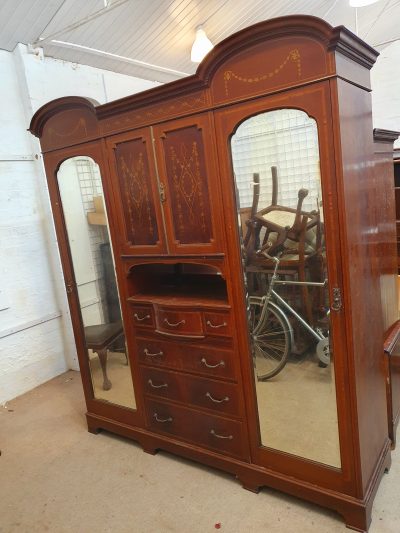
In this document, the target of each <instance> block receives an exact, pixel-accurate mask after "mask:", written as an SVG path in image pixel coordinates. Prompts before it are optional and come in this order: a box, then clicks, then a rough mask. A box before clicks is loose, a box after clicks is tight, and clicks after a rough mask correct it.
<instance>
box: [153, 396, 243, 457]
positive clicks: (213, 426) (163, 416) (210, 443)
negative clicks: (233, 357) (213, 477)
mask: <svg viewBox="0 0 400 533" xmlns="http://www.w3.org/2000/svg"><path fill="white" fill-rule="evenodd" d="M145 402H146V416H147V424H148V427H149V429H151V430H154V431H156V432H157V433H165V434H170V435H174V436H176V437H178V438H179V437H181V438H182V439H185V440H189V441H192V442H193V443H195V444H196V445H198V446H204V447H205V448H209V449H212V450H214V451H218V452H221V453H224V454H229V455H233V456H236V457H243V456H244V450H245V445H244V435H243V427H242V423H241V422H239V421H236V420H229V419H227V418H222V417H218V416H215V415H206V414H203V413H199V412H197V411H195V410H193V409H187V408H186V407H180V406H178V405H169V404H167V403H163V402H159V401H156V400H150V399H148V398H147V399H146V400H145Z"/></svg>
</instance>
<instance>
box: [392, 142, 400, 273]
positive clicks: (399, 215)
mask: <svg viewBox="0 0 400 533" xmlns="http://www.w3.org/2000/svg"><path fill="white" fill-rule="evenodd" d="M393 166H394V191H395V202H396V235H397V271H398V273H399V274H400V148H395V149H394V150H393Z"/></svg>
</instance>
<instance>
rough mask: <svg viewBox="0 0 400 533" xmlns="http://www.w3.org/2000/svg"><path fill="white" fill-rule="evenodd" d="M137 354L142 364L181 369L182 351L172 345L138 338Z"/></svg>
mask: <svg viewBox="0 0 400 533" xmlns="http://www.w3.org/2000/svg"><path fill="white" fill-rule="evenodd" d="M136 347H137V354H138V359H139V362H140V363H142V364H143V363H144V364H148V365H152V366H160V367H166V368H172V369H174V368H180V367H181V363H180V351H179V348H178V346H177V345H174V344H172V343H168V342H163V341H158V340H149V339H145V338H140V337H137V338H136Z"/></svg>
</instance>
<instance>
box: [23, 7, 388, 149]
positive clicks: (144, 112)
mask: <svg viewBox="0 0 400 533" xmlns="http://www.w3.org/2000/svg"><path fill="white" fill-rule="evenodd" d="M274 43H275V44H274ZM271 47H272V49H274V50H278V51H279V47H280V48H281V49H280V52H279V53H278V56H279V57H278V58H277V61H276V60H275V59H274V61H273V67H274V68H273V70H271V72H269V70H268V68H267V67H266V66H265V65H264V62H262V63H261V70H260V62H259V61H255V60H254V59H253V61H250V62H249V61H246V58H247V57H248V56H249V54H252V55H253V56H254V54H253V51H256V50H260V53H261V52H262V53H263V54H265V53H267V54H268V50H270V49H271ZM299 47H300V48H301V47H304V52H303V51H302V50H301V49H299ZM311 50H314V52H312V55H313V61H308V57H309V55H310V53H311ZM318 50H320V51H318ZM335 54H338V55H340V56H341V57H346V58H347V59H351V61H352V62H353V64H354V62H356V63H357V64H358V65H359V66H362V67H364V68H366V69H370V68H371V67H372V65H373V64H374V62H375V60H376V58H377V56H378V53H377V52H376V51H375V50H374V49H373V48H371V47H370V46H368V45H367V44H366V43H364V42H363V41H362V40H361V39H359V38H358V37H357V36H356V35H354V34H353V33H352V32H350V31H349V30H347V29H346V28H344V27H343V26H339V27H337V28H333V27H332V26H330V25H329V24H328V23H327V22H325V21H323V20H321V19H318V18H316V17H311V16H303V15H301V16H300V15H294V16H289V17H279V18H275V19H271V20H267V21H265V22H260V23H258V24H256V25H254V26H251V27H250V28H246V29H244V30H242V31H240V32H238V33H236V34H234V35H232V36H231V37H228V38H227V39H225V40H224V41H222V42H221V43H219V44H218V45H217V46H215V48H214V49H213V50H212V51H211V52H210V53H209V54H208V55H207V56H206V58H205V59H204V60H203V62H202V63H201V64H200V65H199V67H198V69H197V71H196V74H194V75H192V76H188V77H187V78H183V79H181V80H176V81H173V82H171V83H167V84H165V85H161V86H159V87H155V88H153V89H149V90H147V91H144V92H141V93H138V94H134V95H132V96H128V97H126V98H121V99H120V100H116V101H113V102H110V103H107V104H103V105H100V106H97V107H95V104H94V102H93V101H92V100H89V99H85V98H80V97H65V98H59V99H57V100H54V101H53V102H50V103H49V104H46V105H44V106H43V107H42V108H40V109H39V110H38V111H37V112H36V113H35V115H34V117H33V118H32V121H31V124H30V127H29V131H30V132H31V133H32V134H34V135H36V136H37V137H42V134H43V127H44V125H45V124H46V122H47V121H51V122H52V119H53V117H54V115H56V114H61V115H62V117H61V116H60V117H59V118H60V119H61V118H64V119H65V120H64V121H62V120H56V121H55V122H54V127H50V128H49V127H48V128H47V130H48V131H47V132H46V135H45V137H44V138H43V139H42V149H43V151H47V150H52V149H55V148H60V147H62V146H69V145H71V144H76V143H78V142H80V141H83V140H85V139H88V138H96V136H99V135H107V134H111V133H117V132H122V131H127V130H129V129H132V128H137V127H138V126H143V125H146V124H154V123H156V122H159V121H163V120H169V119H172V118H176V117H177V116H184V115H190V114H192V113H195V112H199V111H205V110H207V109H213V108H215V107H216V106H218V105H225V104H226V103H228V102H232V101H234V100H237V99H246V98H252V97H254V96H257V95H258V94H264V95H265V94H269V93H273V92H276V91H282V90H284V89H286V88H289V87H293V86H296V85H302V84H304V83H308V82H310V81H312V80H318V79H321V78H326V77H329V76H335V75H340V73H338V72H337V70H336V66H335V60H334V55H335ZM303 56H304V57H303ZM240 57H243V70H242V71H240V72H236V71H235V72H232V73H231V78H230V80H232V75H235V76H236V77H237V79H236V81H238V79H239V78H240V80H242V81H241V82H239V87H238V88H237V90H235V92H234V93H233V94H232V95H230V96H229V94H228V95H225V94H223V93H224V91H225V85H226V82H227V79H226V77H227V76H229V74H228V71H229V69H228V68H227V66H228V65H229V63H230V61H233V60H234V61H235V62H236V63H237V64H238V63H240ZM304 58H307V61H305V59H304ZM299 60H301V61H302V63H301V64H300V63H299ZM275 63H276V64H275ZM221 65H224V69H223V72H220V66H221ZM313 65H315V66H313ZM304 68H306V70H307V72H306V73H305V72H304ZM345 75H346V76H351V71H347V70H346V74H345ZM216 76H217V77H218V76H220V77H221V81H220V82H218V80H217V79H216ZM357 79H358V78H357ZM243 80H245V81H243ZM249 80H251V81H249ZM350 81H351V80H350ZM356 82H358V81H357V80H356ZM229 83H231V82H229ZM214 86H215V87H214ZM67 113H68V118H67ZM74 114H76V117H75V118H74ZM94 119H97V120H94ZM69 121H72V122H70V123H68V124H67V123H65V122H69ZM50 126H52V125H51V124H50Z"/></svg>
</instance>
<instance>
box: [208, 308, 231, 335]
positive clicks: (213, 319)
mask: <svg viewBox="0 0 400 533" xmlns="http://www.w3.org/2000/svg"><path fill="white" fill-rule="evenodd" d="M204 328H205V331H206V333H207V334H209V335H221V336H223V337H230V336H231V335H232V328H231V322H230V316H229V313H218V312H217V313H209V312H205V313H204Z"/></svg>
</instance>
